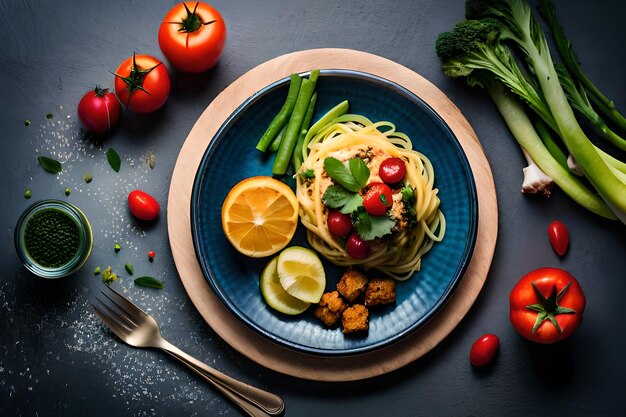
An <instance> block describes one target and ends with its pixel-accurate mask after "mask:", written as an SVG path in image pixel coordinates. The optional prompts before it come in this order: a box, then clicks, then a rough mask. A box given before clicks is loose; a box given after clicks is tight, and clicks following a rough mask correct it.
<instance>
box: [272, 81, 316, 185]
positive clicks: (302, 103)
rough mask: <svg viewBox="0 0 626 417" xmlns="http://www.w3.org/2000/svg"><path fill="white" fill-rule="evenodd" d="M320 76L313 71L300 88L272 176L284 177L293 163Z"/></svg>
mask: <svg viewBox="0 0 626 417" xmlns="http://www.w3.org/2000/svg"><path fill="white" fill-rule="evenodd" d="M318 76H319V70H313V71H311V75H309V78H308V79H304V80H302V86H301V87H300V92H299V93H298V99H297V100H296V105H295V107H294V108H293V112H292V113H291V117H290V118H289V123H287V129H286V130H285V137H284V138H283V140H282V141H281V143H280V148H278V153H277V154H276V159H274V166H273V168H272V174H274V175H284V174H285V172H287V167H288V166H289V162H290V161H291V155H292V154H293V149H294V148H295V147H296V142H297V141H298V134H299V133H300V129H301V128H302V121H303V120H304V115H305V113H306V111H307V109H308V107H309V102H310V101H311V96H312V95H313V91H314V90H315V84H316V82H317V77H318Z"/></svg>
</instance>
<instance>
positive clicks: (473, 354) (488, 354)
mask: <svg viewBox="0 0 626 417" xmlns="http://www.w3.org/2000/svg"><path fill="white" fill-rule="evenodd" d="M498 346H500V339H498V336H496V335H495V334H484V335H482V336H480V337H479V338H478V339H476V341H475V342H474V344H473V345H472V348H471V349H470V363H471V364H472V365H473V366H483V365H487V364H488V363H489V362H491V360H492V359H493V357H494V356H495V354H496V352H497V351H498Z"/></svg>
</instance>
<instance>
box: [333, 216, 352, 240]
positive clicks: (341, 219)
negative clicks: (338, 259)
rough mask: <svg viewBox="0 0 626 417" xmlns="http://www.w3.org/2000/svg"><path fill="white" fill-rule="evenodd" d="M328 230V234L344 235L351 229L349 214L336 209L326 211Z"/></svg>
mask: <svg viewBox="0 0 626 417" xmlns="http://www.w3.org/2000/svg"><path fill="white" fill-rule="evenodd" d="M327 223H328V230H329V231H330V234H331V235H333V236H337V237H346V236H348V235H349V234H350V232H351V231H352V220H351V219H350V215H348V214H343V213H342V212H340V211H337V210H330V211H329V212H328V220H327Z"/></svg>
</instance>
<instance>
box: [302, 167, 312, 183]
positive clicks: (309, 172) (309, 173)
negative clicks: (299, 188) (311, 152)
mask: <svg viewBox="0 0 626 417" xmlns="http://www.w3.org/2000/svg"><path fill="white" fill-rule="evenodd" d="M300 178H302V179H305V180H310V179H311V178H315V171H313V170H312V169H311V168H307V169H305V170H304V171H302V172H301V173H300Z"/></svg>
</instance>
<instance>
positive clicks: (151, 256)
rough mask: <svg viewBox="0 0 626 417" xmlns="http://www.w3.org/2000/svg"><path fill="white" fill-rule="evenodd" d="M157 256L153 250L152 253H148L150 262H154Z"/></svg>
mask: <svg viewBox="0 0 626 417" xmlns="http://www.w3.org/2000/svg"><path fill="white" fill-rule="evenodd" d="M155 255H156V254H155V253H154V251H153V250H151V251H150V252H148V260H149V261H150V262H152V261H154V256H155Z"/></svg>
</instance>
